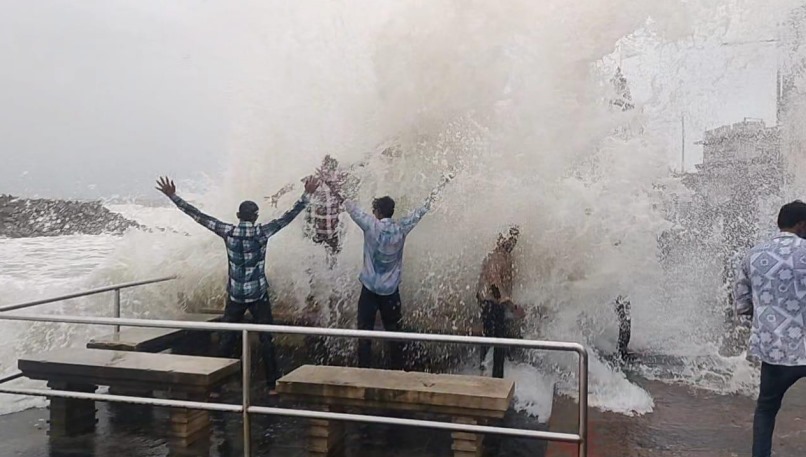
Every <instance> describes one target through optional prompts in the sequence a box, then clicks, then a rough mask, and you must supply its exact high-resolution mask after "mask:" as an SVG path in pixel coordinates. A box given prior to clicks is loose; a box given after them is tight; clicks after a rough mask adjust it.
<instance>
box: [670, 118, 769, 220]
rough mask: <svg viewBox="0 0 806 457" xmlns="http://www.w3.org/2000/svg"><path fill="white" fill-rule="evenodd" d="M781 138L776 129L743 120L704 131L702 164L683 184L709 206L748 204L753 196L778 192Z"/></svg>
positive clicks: (701, 142) (760, 122)
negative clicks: (729, 203)
mask: <svg viewBox="0 0 806 457" xmlns="http://www.w3.org/2000/svg"><path fill="white" fill-rule="evenodd" d="M780 143H781V138H780V133H779V130H778V127H767V126H766V125H765V124H764V121H762V120H751V119H745V120H744V121H742V122H738V123H735V124H732V125H725V126H722V127H718V128H715V129H713V130H707V131H705V135H704V138H703V140H702V141H700V142H698V143H697V144H701V145H702V146H703V161H702V163H701V164H698V165H696V168H697V172H696V173H687V174H686V175H685V176H684V177H683V183H684V184H685V185H686V186H687V187H688V188H689V189H691V190H692V191H694V192H695V193H696V194H699V195H700V196H702V197H704V198H705V200H706V201H707V202H708V203H710V204H711V205H721V204H726V203H728V202H730V201H733V200H736V199H737V198H738V199H739V201H738V202H736V203H740V204H741V203H744V204H746V205H747V204H751V202H754V201H755V198H752V197H753V196H757V195H759V194H763V195H769V193H770V192H777V191H779V190H780V188H781V185H782V184H783V177H784V174H783V161H782V155H781V144H780Z"/></svg>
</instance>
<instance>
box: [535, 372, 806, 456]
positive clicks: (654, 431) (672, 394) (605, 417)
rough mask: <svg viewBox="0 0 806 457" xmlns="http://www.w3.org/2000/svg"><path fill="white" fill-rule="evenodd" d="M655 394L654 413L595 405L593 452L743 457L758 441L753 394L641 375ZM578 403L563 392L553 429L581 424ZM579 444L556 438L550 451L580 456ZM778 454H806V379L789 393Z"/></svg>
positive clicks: (780, 426)
mask: <svg viewBox="0 0 806 457" xmlns="http://www.w3.org/2000/svg"><path fill="white" fill-rule="evenodd" d="M636 381H637V382H638V383H639V384H641V385H642V386H643V387H644V388H645V389H646V390H647V391H649V392H650V394H651V395H652V397H653V398H654V400H655V408H654V411H653V412H652V413H649V414H646V415H643V416H633V417H630V416H625V415H622V414H615V413H606V412H602V411H598V410H595V409H591V410H590V412H589V420H588V433H589V442H590V444H589V448H588V449H589V453H588V455H589V456H590V457H650V456H651V457H686V456H690V457H740V456H749V455H750V450H751V446H752V441H753V412H754V410H755V400H754V399H752V398H747V397H741V396H735V395H720V394H717V393H714V392H708V391H702V390H696V389H693V388H691V387H689V386H685V385H681V384H665V383H661V382H656V381H646V380H636ZM576 411H577V404H576V402H575V401H573V400H570V399H568V398H564V397H559V398H557V399H556V400H555V402H554V410H553V411H552V417H551V420H550V429H551V430H552V431H565V432H571V433H573V432H574V431H575V430H576V417H577V412H576ZM576 452H577V450H576V446H575V445H564V444H558V443H552V444H551V445H549V450H548V452H547V457H565V456H574V457H576V456H577V453H576ZM773 455H774V456H776V457H802V456H805V455H806V381H802V382H801V383H799V384H796V385H795V387H793V388H792V389H791V390H790V391H789V392H788V393H787V396H786V398H785V399H784V405H783V407H782V408H781V412H780V413H779V415H778V420H777V424H776V428H775V436H774V440H773Z"/></svg>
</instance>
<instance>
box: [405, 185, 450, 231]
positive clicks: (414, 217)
mask: <svg viewBox="0 0 806 457" xmlns="http://www.w3.org/2000/svg"><path fill="white" fill-rule="evenodd" d="M452 179H453V173H447V174H445V175H444V176H443V177H442V181H441V182H440V183H439V184H438V185H437V187H435V188H434V190H432V191H431V193H430V194H429V195H428V197H426V199H425V202H424V203H423V205H422V206H420V207H419V208H417V209H415V210H414V211H412V212H410V213H409V214H408V215H406V217H404V218H403V219H401V220H400V226H401V227H402V228H403V232H404V233H409V232H410V231H412V230H413V229H414V227H416V226H417V224H418V223H419V222H420V220H421V219H422V218H423V216H425V215H426V213H428V211H430V210H431V205H432V204H433V203H434V201H435V200H436V199H437V197H439V194H440V193H441V192H442V189H444V188H445V186H446V185H447V184H448V183H449V182H451V180H452Z"/></svg>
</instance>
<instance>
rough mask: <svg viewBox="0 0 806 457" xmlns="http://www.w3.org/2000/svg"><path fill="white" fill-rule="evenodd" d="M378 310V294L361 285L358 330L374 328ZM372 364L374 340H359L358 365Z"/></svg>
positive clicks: (368, 365)
mask: <svg viewBox="0 0 806 457" xmlns="http://www.w3.org/2000/svg"><path fill="white" fill-rule="evenodd" d="M377 310H378V296H377V295H375V294H374V293H372V292H370V291H369V290H368V289H367V288H366V287H363V286H362V287H361V296H360V297H359V298H358V330H373V329H374V328H375V314H376V312H377ZM371 365H372V340H367V339H361V340H358V366H359V367H361V368H369V367H370V366H371Z"/></svg>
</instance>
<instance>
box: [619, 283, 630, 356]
mask: <svg viewBox="0 0 806 457" xmlns="http://www.w3.org/2000/svg"><path fill="white" fill-rule="evenodd" d="M630 314H631V313H630V301H629V300H627V299H625V298H624V297H621V296H619V297H618V298H616V316H617V317H618V353H619V356H621V357H626V356H627V354H628V353H627V347H628V346H629V345H630V334H631V333H632V317H631V315H630Z"/></svg>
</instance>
